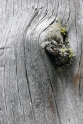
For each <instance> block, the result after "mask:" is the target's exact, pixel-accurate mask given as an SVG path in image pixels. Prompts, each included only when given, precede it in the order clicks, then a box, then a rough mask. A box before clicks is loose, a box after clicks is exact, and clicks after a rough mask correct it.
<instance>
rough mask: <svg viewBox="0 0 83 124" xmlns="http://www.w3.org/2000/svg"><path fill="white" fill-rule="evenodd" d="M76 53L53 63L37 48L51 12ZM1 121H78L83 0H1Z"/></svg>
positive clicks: (82, 94) (81, 118) (82, 96)
mask: <svg viewBox="0 0 83 124" xmlns="http://www.w3.org/2000/svg"><path fill="white" fill-rule="evenodd" d="M57 16H59V17H60V18H61V21H62V24H63V25H66V26H67V27H68V29H69V31H68V40H69V42H70V45H71V47H72V49H73V50H74V53H75V55H76V59H75V62H74V64H73V65H72V66H71V67H65V68H63V67H61V68H54V66H53V65H52V63H51V61H50V59H49V57H48V56H47V54H46V53H45V51H44V50H42V48H41V44H42V43H43V42H44V40H45V38H46V29H47V27H49V25H50V24H52V23H53V22H54V21H55V19H56V17H57ZM0 22H1V23H0V124H82V123H83V43H82V35H83V33H82V32H83V1H82V0H79V1H78V0H63V1H62V0H23V1H22V0H18V1H17V0H0Z"/></svg>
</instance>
